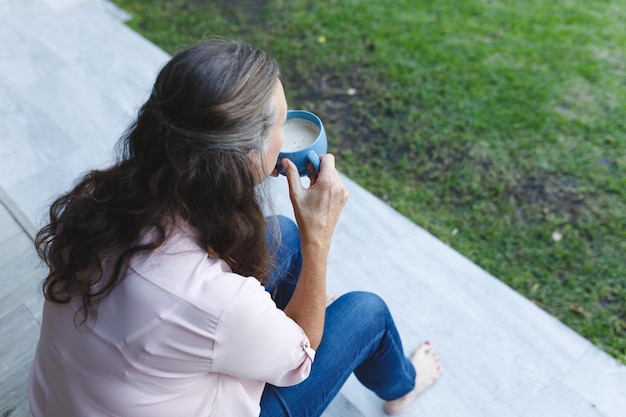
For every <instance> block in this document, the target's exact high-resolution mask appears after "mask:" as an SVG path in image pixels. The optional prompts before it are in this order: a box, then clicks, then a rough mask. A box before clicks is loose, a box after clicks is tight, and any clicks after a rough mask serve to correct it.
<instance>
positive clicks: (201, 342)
mask: <svg viewBox="0 0 626 417" xmlns="http://www.w3.org/2000/svg"><path fill="white" fill-rule="evenodd" d="M78 306H79V300H73V301H72V302H71V303H69V304H64V305H60V304H54V303H49V302H46V303H45V304H44V313H43V321H42V325H41V336H40V340H39V344H38V347H37V353H36V356H35V360H34V362H33V365H32V368H31V373H30V380H29V398H30V404H31V408H32V412H33V415H34V417H40V416H46V417H51V416H52V417H54V416H59V417H61V416H63V417H72V416H80V417H84V416H90V417H91V416H93V417H96V416H132V417H141V416H149V417H159V416H164V417H165V416H167V417H171V416H202V417H207V416H220V417H224V416H237V417H245V416H258V415H259V413H260V407H259V402H260V398H261V394H262V392H263V388H264V386H265V383H266V382H269V383H271V384H273V385H277V386H289V385H295V384H298V383H299V382H301V381H303V380H305V379H306V378H307V377H308V375H309V372H310V369H311V363H312V362H313V359H314V356H315V351H314V350H313V349H311V348H310V346H309V340H308V339H307V337H306V335H305V334H304V332H303V330H302V329H301V328H300V327H299V326H298V325H297V324H296V323H295V322H294V321H293V320H292V319H290V318H289V317H287V316H286V315H285V313H284V312H283V311H282V310H280V309H278V308H276V305H275V304H274V302H273V301H272V300H271V298H270V296H269V294H268V293H267V292H266V291H265V290H264V288H263V287H262V286H261V285H260V284H259V282H258V281H257V280H256V279H254V278H246V277H242V276H240V275H237V274H234V273H233V272H232V271H231V270H230V268H229V267H228V265H226V263H224V262H223V261H221V260H219V259H215V258H210V257H208V256H207V253H206V251H203V250H202V249H201V248H200V247H199V246H198V245H197V244H196V243H195V240H194V239H193V236H192V234H191V233H189V232H188V231H185V230H183V229H180V230H178V231H177V232H176V233H175V234H174V235H173V236H172V237H171V238H170V239H169V240H168V241H167V242H166V243H165V244H164V245H163V246H162V247H160V248H159V249H157V250H156V251H154V252H152V253H150V254H147V255H143V256H138V257H136V258H135V259H134V260H133V261H132V262H131V268H130V270H129V272H128V274H127V276H126V278H125V279H124V280H123V281H122V283H121V284H120V285H119V286H118V287H116V288H115V289H114V290H113V292H112V293H111V294H110V295H109V296H108V297H107V298H105V299H104V300H103V301H101V303H100V304H99V306H98V310H97V319H96V320H95V321H91V322H90V326H88V327H83V328H79V329H77V328H76V327H75V325H74V315H75V312H76V309H77V307H78Z"/></svg>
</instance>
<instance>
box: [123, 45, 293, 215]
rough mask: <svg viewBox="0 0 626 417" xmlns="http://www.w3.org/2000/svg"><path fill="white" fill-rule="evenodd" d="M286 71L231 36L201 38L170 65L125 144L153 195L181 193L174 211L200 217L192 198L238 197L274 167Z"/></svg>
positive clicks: (283, 110) (126, 155) (127, 155)
mask: <svg viewBox="0 0 626 417" xmlns="http://www.w3.org/2000/svg"><path fill="white" fill-rule="evenodd" d="M279 75H280V74H279V69H278V66H277V64H276V62H275V61H274V60H272V59H271V58H270V57H269V56H268V55H267V54H265V53H264V52H262V51H260V50H259V49H257V48H255V47H254V46H251V45H249V44H244V43H239V42H233V41H226V40H218V41H212V42H205V43H200V44H197V45H194V46H192V47H190V48H188V49H186V50H184V51H182V52H180V53H179V54H177V55H175V56H174V57H173V58H172V59H171V60H170V61H169V62H168V63H167V64H166V65H165V66H164V67H163V69H162V70H161V72H160V73H159V75H158V77H157V80H156V82H155V84H154V88H153V90H152V94H151V95H150V97H149V99H148V101H147V102H146V103H145V104H144V105H143V106H142V108H141V109H140V111H139V116H138V119H137V122H136V124H135V125H134V126H133V127H132V129H131V130H130V131H129V133H128V135H127V138H126V140H125V141H124V142H122V144H123V146H124V149H123V150H124V159H126V160H128V161H130V162H131V163H132V164H134V165H135V167H136V168H137V170H139V171H140V172H141V173H142V174H143V176H145V177H146V180H148V182H149V185H150V186H151V187H152V188H154V190H153V198H160V199H163V198H167V197H169V198H173V199H174V200H175V201H172V202H169V203H167V202H164V203H166V204H165V206H163V207H161V208H162V209H164V210H165V212H166V213H170V214H176V215H178V216H182V217H183V218H184V219H187V217H188V216H192V217H193V211H194V208H193V207H192V206H190V207H185V203H189V204H190V205H192V204H191V203H192V202H193V201H194V200H195V198H196V196H198V194H204V195H207V194H209V195H212V198H213V199H215V195H216V194H219V195H222V196H224V198H226V199H232V200H233V202H232V204H236V200H238V199H240V198H241V195H242V194H245V193H249V192H251V191H252V189H253V188H254V186H256V185H257V184H258V183H259V182H261V181H262V180H263V179H265V178H266V177H267V175H268V174H269V173H271V171H272V170H273V166H274V164H275V163H276V157H277V154H278V150H279V149H280V144H278V146H276V144H277V143H278V142H280V143H282V130H281V129H280V128H278V129H277V127H280V126H282V123H283V121H284V118H285V115H286V102H285V98H284V93H283V91H282V85H281V83H280V81H279V79H278V77H279ZM276 148H278V149H276ZM180 203H183V205H182V206H181V207H177V206H178V205H179V204H180ZM170 206H171V207H170ZM227 206H228V204H226V205H222V207H223V208H224V209H226V208H227ZM181 208H182V210H181ZM228 209H230V207H229V208H228Z"/></svg>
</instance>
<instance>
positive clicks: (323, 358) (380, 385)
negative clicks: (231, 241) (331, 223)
mask: <svg viewBox="0 0 626 417" xmlns="http://www.w3.org/2000/svg"><path fill="white" fill-rule="evenodd" d="M277 219H278V223H279V228H280V231H281V237H282V238H281V243H280V246H278V247H277V253H276V265H275V269H274V272H273V273H272V275H271V277H270V281H269V282H268V284H267V285H266V289H267V290H268V291H270V292H272V293H274V294H275V296H274V300H275V301H276V305H277V306H278V307H279V308H285V306H286V305H287V302H289V298H290V297H291V295H292V294H293V289H294V288H295V284H296V282H297V279H298V276H299V275H300V268H301V266H302V254H301V252H300V234H299V232H298V228H297V226H296V225H295V223H294V222H292V221H291V220H290V219H288V218H286V217H282V216H278V217H277ZM268 241H269V242H275V241H276V238H275V236H274V234H273V233H272V232H271V231H270V232H268ZM353 372H354V374H355V376H356V377H357V379H358V380H359V381H360V382H361V383H362V384H363V385H364V386H365V387H367V388H369V389H370V390H372V391H373V392H374V393H375V394H376V395H378V396H379V397H380V398H382V399H384V400H395V399H397V398H400V397H401V396H403V395H405V394H407V393H409V392H410V391H411V390H412V389H413V387H414V385H415V368H414V367H413V365H412V364H411V362H410V361H409V360H408V358H407V357H406V356H405V355H404V352H403V349H402V342H401V341H400V335H399V334H398V331H397V330H396V326H395V324H394V322H393V319H392V317H391V314H390V312H389V309H388V308H387V305H386V304H385V302H384V301H383V300H382V299H381V298H380V297H378V296H377V295H375V294H372V293H368V292H350V293H347V294H344V295H342V296H341V297H339V298H338V299H337V300H335V301H334V302H333V303H332V304H331V305H330V306H329V307H328V308H327V309H326V320H325V325H324V335H323V337H322V341H321V343H320V346H319V347H318V349H317V352H316V354H315V361H314V362H313V365H312V367H311V374H310V375H309V377H308V378H307V379H306V380H305V381H303V382H301V383H300V384H298V385H294V386H291V387H276V386H273V385H271V384H267V385H266V386H265V390H264V392H263V396H262V398H261V416H262V417H270V416H271V417H279V416H281V417H282V416H290V417H295V416H298V417H300V416H320V415H321V414H322V413H323V412H324V410H325V409H326V407H327V406H328V405H329V404H330V402H331V401H332V400H333V398H334V397H335V396H336V395H337V393H338V392H339V390H340V389H341V387H342V386H343V384H344V383H345V382H346V380H347V379H348V377H349V376H350V375H351V374H352V373H353Z"/></svg>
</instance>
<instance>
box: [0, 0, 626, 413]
mask: <svg viewBox="0 0 626 417" xmlns="http://www.w3.org/2000/svg"><path fill="white" fill-rule="evenodd" d="M127 17H128V15H127V14H126V13H125V12H123V11H120V10H119V9H117V8H116V7H115V6H112V5H111V4H110V3H108V2H106V1H104V0H0V45H1V46H0V190H1V191H3V192H2V193H0V197H3V196H4V197H3V198H4V200H10V202H11V204H9V206H10V207H13V209H14V211H15V210H17V211H20V212H21V215H20V216H17V217H15V216H11V215H9V214H8V210H7V209H6V208H4V209H3V207H4V206H2V207H0V209H2V210H0V237H2V236H4V237H3V240H1V241H0V266H2V268H0V273H2V274H0V288H2V290H0V334H2V335H3V336H4V338H3V339H2V340H3V343H4V344H0V349H2V357H5V356H6V357H13V356H11V355H14V354H15V353H11V352H13V351H12V350H11V351H10V349H11V348H10V346H12V345H15V346H22V345H21V344H20V343H22V344H23V343H26V345H27V346H25V347H24V349H26V350H25V352H27V351H28V348H29V347H30V346H31V345H32V341H31V342H28V340H30V339H28V337H30V336H28V337H27V336H20V335H21V333H20V332H17V331H15V329H18V328H19V329H26V330H24V331H26V332H27V333H28V334H31V333H32V329H36V326H37V323H38V322H39V321H40V319H41V315H40V314H41V313H40V311H41V297H40V296H39V295H38V293H37V283H38V281H39V280H40V279H41V277H42V276H43V273H44V271H43V270H42V269H41V268H42V267H41V265H40V264H39V263H38V260H37V258H36V255H35V253H34V250H33V249H32V245H31V243H29V234H31V235H32V228H31V229H29V228H28V227H26V228H23V227H20V224H18V222H17V221H16V218H25V219H27V221H28V222H30V223H32V224H41V223H42V217H43V216H44V214H45V209H46V206H47V205H48V204H49V202H50V200H51V199H52V198H53V197H54V196H55V195H57V194H58V193H60V192H62V191H64V190H65V189H67V188H68V187H69V186H70V184H71V183H72V182H73V180H74V179H75V178H76V176H77V175H79V174H80V173H82V172H84V171H85V170H87V169H90V168H93V167H98V166H103V165H106V164H107V163H108V162H109V161H110V160H111V157H112V148H113V145H114V143H115V141H116V140H117V138H118V137H119V136H120V134H121V132H122V131H123V130H124V129H125V128H126V126H127V125H128V123H129V122H130V120H131V119H132V117H133V115H134V113H135V111H136V108H137V106H138V105H139V104H140V103H141V102H142V101H143V100H144V99H145V97H146V95H147V93H148V91H149V89H150V88H151V85H152V82H153V80H154V77H155V75H156V72H157V71H158V69H159V68H160V66H161V65H162V64H163V63H164V62H165V61H166V60H167V58H168V56H167V54H165V53H164V52H163V51H161V50H160V49H159V48H157V47H156V46H154V45H153V44H151V43H150V42H148V41H146V40H145V39H143V38H142V37H141V36H139V35H138V34H136V33H135V32H133V31H132V30H130V29H129V28H128V27H126V26H125V25H124V24H123V21H124V20H125V19H127ZM331 140H332V138H331ZM344 180H345V182H346V184H347V186H348V189H349V191H350V194H351V198H350V201H349V202H348V204H347V206H346V208H345V210H344V213H343V215H342V218H341V220H340V222H339V224H338V226H337V231H336V234H335V240H334V242H333V246H332V248H331V254H330V262H329V275H328V287H329V290H330V292H333V293H336V294H341V293H343V292H347V291H351V290H368V291H373V292H376V293H378V294H380V295H381V296H382V297H383V298H385V299H386V300H387V302H388V304H389V307H390V309H391V310H392V312H393V314H394V317H395V319H396V323H397V326H398V328H399V329H400V332H401V334H402V335H403V340H404V344H405V348H406V349H407V350H411V349H412V348H413V347H414V346H416V345H417V344H418V343H420V342H422V341H423V340H427V339H428V340H431V341H432V342H433V344H435V345H436V346H437V348H438V350H439V351H440V353H441V355H442V357H443V360H444V365H445V367H446V371H445V374H444V377H443V378H442V380H441V381H440V382H439V383H438V385H437V386H436V387H435V388H433V389H432V390H429V391H428V392H427V393H426V394H425V395H424V396H423V397H421V398H420V400H419V401H417V402H416V403H415V404H414V405H413V406H412V407H411V408H410V409H409V410H408V411H407V412H406V413H405V415H406V416H425V417H434V416H451V415H459V416H476V417H478V416H480V417H495V416H498V417H506V416H519V417H535V416H552V415H558V416H561V415H563V416H581V417H618V416H623V415H625V414H624V412H623V410H625V409H626V367H624V366H623V365H621V364H619V363H618V362H617V361H615V360H614V359H612V358H610V357H609V356H608V355H606V354H605V353H603V352H602V351H600V350H599V349H597V348H596V347H594V346H593V345H592V344H591V343H589V342H588V341H587V340H585V339H584V338H582V337H580V336H579V335H578V334H576V333H575V332H574V331H572V330H571V329H569V328H567V327H566V326H564V325H563V324H562V323H560V322H559V321H558V320H556V319H555V318H554V317H552V316H550V315H548V314H547V313H546V312H544V311H543V310H541V309H540V308H538V307H537V306H535V305H534V304H533V303H531V302H529V301H528V300H526V299H525V298H524V297H522V296H520V295H519V294H518V293H516V292H515V291H513V290H512V289H511V288H509V287H507V286H506V285H504V284H503V283H502V282H500V281H499V280H498V279H497V278H496V277H493V276H491V275H490V274H488V273H487V272H485V271H484V270H482V269H481V268H479V267H478V266H476V265H475V264H474V263H472V262H471V261H469V260H468V259H466V258H465V257H463V256H461V255H460V254H458V253H457V252H455V251H454V250H453V249H451V248H450V247H449V246H448V245H446V244H445V243H443V242H441V241H440V240H438V239H436V238H435V237H434V236H432V235H431V234H429V233H428V232H427V231H426V230H424V229H423V228H421V227H419V226H418V225H416V224H414V223H412V222H411V221H409V220H408V219H406V218H405V217H403V216H402V215H400V214H399V213H398V212H396V211H394V210H393V209H392V208H390V207H389V206H388V205H386V204H385V203H384V202H382V201H380V200H379V199H377V198H376V197H374V196H373V195H372V194H370V193H369V192H367V191H366V190H364V189H363V188H362V187H360V186H358V185H357V184H356V183H354V182H353V181H351V180H350V179H349V178H345V177H344ZM269 186H270V187H271V188H272V192H273V193H274V195H275V197H276V204H275V209H276V210H277V211H278V212H280V213H283V214H286V215H289V216H293V213H292V210H291V206H290V204H289V198H288V195H287V191H286V190H287V188H286V181H285V179H284V178H283V177H281V178H278V179H274V180H272V181H271V183H270V185H269ZM25 230H26V231H25ZM28 230H31V232H28ZM16 276H20V277H21V279H22V280H24V282H26V283H27V284H26V285H17V283H16V281H15V280H14V277H16ZM33 326H35V327H33ZM11 329H13V330H11ZM28 329H30V330H28ZM29 332H30V333H29ZM5 340H6V342H4V341H5ZM29 343H30V344H29ZM20 349H21V348H20ZM23 362H24V361H23V358H22V359H20V360H18V361H16V362H15V363H16V365H15V366H13V367H11V366H10V365H6V366H4V367H3V368H0V369H2V375H1V378H2V379H0V382H1V383H2V384H3V385H2V387H5V386H8V384H9V381H12V380H16V381H19V380H20V378H24V372H25V371H24V366H23ZM3 363H4V362H3ZM7 363H10V361H9V362H7ZM18 364H19V365H18ZM20 386H22V385H17V387H18V388H16V389H17V391H11V397H10V398H12V399H14V400H15V401H16V402H14V403H11V404H8V403H7V402H6V400H5V399H4V398H3V397H1V396H0V412H2V413H4V414H3V415H8V414H6V413H13V414H10V415H27V414H21V413H23V410H24V407H26V406H25V403H24V402H23V399H24V398H25V397H24V395H25V393H24V392H23V386H22V388H19V387H20ZM2 389H5V388H2ZM10 389H12V388H10ZM20 389H22V391H19V390H20ZM0 391H1V390H0ZM2 392H4V391H2ZM7 392H8V391H7ZM7 398H8V397H7ZM11 401H13V400H11ZM20 401H21V402H20ZM15 404H17V405H15ZM11 410H13V411H11ZM20 410H22V411H20ZM15 413H17V414H15ZM382 415H383V412H382V402H381V400H380V399H378V398H376V396H375V395H373V394H372V393H370V392H368V391H367V390H365V389H364V388H363V387H362V386H360V384H359V383H358V381H356V379H355V378H354V377H352V378H351V379H350V380H349V381H348V383H347V384H346V386H345V387H344V388H343V389H342V391H341V393H340V396H339V397H338V398H337V399H336V400H335V402H333V404H332V405H331V407H330V408H329V409H328V410H327V412H326V413H325V417H338V416H342V417H370V416H382Z"/></svg>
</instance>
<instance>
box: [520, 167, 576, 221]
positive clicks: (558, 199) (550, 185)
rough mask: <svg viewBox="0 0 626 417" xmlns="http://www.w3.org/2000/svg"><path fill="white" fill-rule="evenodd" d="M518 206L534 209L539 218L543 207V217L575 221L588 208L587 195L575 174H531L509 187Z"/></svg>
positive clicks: (533, 211) (534, 213) (533, 216)
mask: <svg viewBox="0 0 626 417" xmlns="http://www.w3.org/2000/svg"><path fill="white" fill-rule="evenodd" d="M509 195H511V196H513V198H514V199H515V201H516V203H517V206H518V207H522V208H525V209H530V210H532V213H533V214H532V215H531V216H527V217H531V218H534V219H536V218H537V210H535V208H537V207H539V208H540V209H541V210H540V213H541V215H542V217H543V218H544V219H545V218H547V217H550V218H551V220H561V221H563V222H573V221H575V220H576V218H578V216H580V215H581V214H582V213H583V212H585V211H586V209H587V207H586V201H585V199H586V196H585V194H584V193H582V192H581V191H579V190H578V183H577V180H576V179H575V178H573V177H571V176H566V175H556V176H552V177H535V176H527V177H525V178H523V179H522V180H521V181H520V182H518V183H517V184H516V185H515V186H514V187H512V188H511V189H510V190H509Z"/></svg>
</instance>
